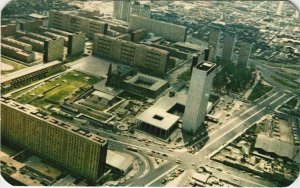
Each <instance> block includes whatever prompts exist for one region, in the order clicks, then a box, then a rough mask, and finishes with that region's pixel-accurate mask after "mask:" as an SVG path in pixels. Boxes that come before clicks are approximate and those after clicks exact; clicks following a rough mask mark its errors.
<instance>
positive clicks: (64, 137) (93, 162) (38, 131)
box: [0, 98, 108, 181]
mask: <svg viewBox="0 0 300 188" xmlns="http://www.w3.org/2000/svg"><path fill="white" fill-rule="evenodd" d="M0 100H1V138H2V139H4V140H7V141H9V142H11V143H14V144H16V145H18V146H20V147H22V148H24V149H26V150H29V151H31V152H33V153H35V154H37V155H39V156H41V157H42V158H44V159H47V160H50V161H52V162H54V163H55V164H57V165H61V166H62V167H64V168H66V169H69V170H71V171H73V172H75V173H77V174H79V175H82V176H83V177H85V178H87V179H90V180H93V181H97V180H98V179H99V178H100V177H101V176H102V175H103V173H104V167H105V162H106V154H107V145H108V142H107V140H105V139H103V138H101V137H99V136H98V135H96V134H92V133H89V132H86V131H85V130H82V129H80V128H78V127H76V126H74V125H71V124H66V123H64V122H62V121H59V120H57V119H55V118H53V117H51V116H47V115H44V114H41V113H40V112H39V111H38V109H37V108H35V107H33V106H29V105H22V104H19V103H17V102H15V101H12V100H10V99H5V98H1V99H0Z"/></svg>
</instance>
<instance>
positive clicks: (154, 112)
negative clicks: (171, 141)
mask: <svg viewBox="0 0 300 188" xmlns="http://www.w3.org/2000/svg"><path fill="white" fill-rule="evenodd" d="M136 118H137V119H138V120H140V121H142V122H144V123H147V124H150V125H152V126H155V127H158V128H160V129H163V130H169V129H170V128H171V127H172V126H173V125H174V124H175V123H176V122H177V121H178V120H179V116H176V115H173V114H170V113H168V112H166V111H165V110H164V109H161V108H157V107H151V108H149V109H147V110H146V111H144V112H143V113H141V114H140V115H138V116H137V117H136Z"/></svg>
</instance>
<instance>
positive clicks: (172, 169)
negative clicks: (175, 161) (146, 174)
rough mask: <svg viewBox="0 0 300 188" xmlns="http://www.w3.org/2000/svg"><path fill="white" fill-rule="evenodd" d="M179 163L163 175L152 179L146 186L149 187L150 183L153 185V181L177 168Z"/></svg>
mask: <svg viewBox="0 0 300 188" xmlns="http://www.w3.org/2000/svg"><path fill="white" fill-rule="evenodd" d="M177 167H178V165H176V166H174V167H173V168H171V169H170V170H168V171H166V172H165V173H163V174H162V175H160V176H158V177H157V178H155V179H154V180H152V181H150V182H149V183H148V184H147V185H145V187H148V186H149V185H151V184H152V183H154V182H156V181H157V180H158V179H159V178H161V177H163V176H165V175H166V174H167V173H169V172H171V171H172V170H174V169H175V168H177Z"/></svg>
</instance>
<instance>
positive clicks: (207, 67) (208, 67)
mask: <svg viewBox="0 0 300 188" xmlns="http://www.w3.org/2000/svg"><path fill="white" fill-rule="evenodd" d="M195 68H197V69H199V70H202V71H206V72H207V73H209V72H211V71H213V70H214V69H215V68H216V64H214V63H211V62H208V61H202V62H201V63H199V64H197V65H196V66H195Z"/></svg>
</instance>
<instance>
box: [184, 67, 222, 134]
mask: <svg viewBox="0 0 300 188" xmlns="http://www.w3.org/2000/svg"><path fill="white" fill-rule="evenodd" d="M215 69H216V65H215V64H212V63H209V62H207V61H202V62H201V63H198V64H197V65H196V66H194V67H193V71H192V77H191V82H190V87H189V91H188V97H187V101H186V105H185V111H184V115H183V126H182V128H183V130H184V131H186V132H189V133H195V132H196V131H197V130H198V129H199V127H200V126H201V125H202V124H203V122H204V118H205V115H206V113H207V104H208V99H209V95H210V90H211V85H212V80H213V78H214V75H215Z"/></svg>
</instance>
